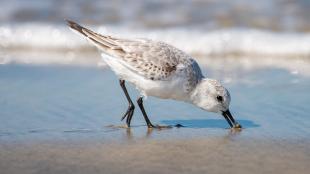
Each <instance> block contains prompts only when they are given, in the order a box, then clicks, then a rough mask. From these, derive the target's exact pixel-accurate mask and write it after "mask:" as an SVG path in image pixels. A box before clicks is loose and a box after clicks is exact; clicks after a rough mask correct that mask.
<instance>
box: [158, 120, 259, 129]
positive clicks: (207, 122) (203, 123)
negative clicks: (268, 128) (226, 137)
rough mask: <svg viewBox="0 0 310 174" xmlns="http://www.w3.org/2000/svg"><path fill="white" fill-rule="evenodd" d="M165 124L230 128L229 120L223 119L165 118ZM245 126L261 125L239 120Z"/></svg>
mask: <svg viewBox="0 0 310 174" xmlns="http://www.w3.org/2000/svg"><path fill="white" fill-rule="evenodd" d="M161 122H162V123H164V124H168V125H175V124H181V125H183V126H184V127H188V128H223V129H225V128H228V127H229V125H227V122H226V121H225V120H223V119H188V120H163V121H161ZM238 122H239V123H240V124H241V125H242V127H243V128H254V127H259V126H260V125H258V124H256V123H254V122H253V121H251V120H238Z"/></svg>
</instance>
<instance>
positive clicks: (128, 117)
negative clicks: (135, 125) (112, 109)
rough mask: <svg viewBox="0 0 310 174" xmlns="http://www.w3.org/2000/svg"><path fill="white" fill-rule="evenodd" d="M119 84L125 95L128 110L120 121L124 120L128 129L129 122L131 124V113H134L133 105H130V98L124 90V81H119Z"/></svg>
mask: <svg viewBox="0 0 310 174" xmlns="http://www.w3.org/2000/svg"><path fill="white" fill-rule="evenodd" d="M119 84H120V85H121V87H122V89H123V91H124V93H125V95H126V98H127V101H128V109H127V111H126V112H125V114H124V116H123V117H122V120H124V118H126V117H127V118H126V124H127V126H128V127H130V122H131V119H132V116H133V113H134V110H135V105H134V104H133V103H132V101H131V99H130V96H129V94H128V91H127V89H126V86H125V80H119Z"/></svg>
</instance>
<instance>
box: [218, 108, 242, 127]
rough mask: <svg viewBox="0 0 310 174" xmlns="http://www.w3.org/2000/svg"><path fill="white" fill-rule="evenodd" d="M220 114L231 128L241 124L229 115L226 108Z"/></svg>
mask: <svg viewBox="0 0 310 174" xmlns="http://www.w3.org/2000/svg"><path fill="white" fill-rule="evenodd" d="M222 115H223V116H224V118H225V119H226V121H227V122H228V124H229V125H230V127H231V128H241V125H240V124H239V123H237V122H236V121H235V119H234V117H233V116H232V115H231V113H230V112H229V110H228V109H227V111H223V112H222Z"/></svg>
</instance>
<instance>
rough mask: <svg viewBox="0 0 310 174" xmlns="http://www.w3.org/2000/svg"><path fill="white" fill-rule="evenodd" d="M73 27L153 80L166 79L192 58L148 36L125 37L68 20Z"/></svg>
mask: <svg viewBox="0 0 310 174" xmlns="http://www.w3.org/2000/svg"><path fill="white" fill-rule="evenodd" d="M67 22H68V25H69V26H70V28H72V29H74V30H76V31H78V32H79V33H81V34H83V35H84V36H85V37H87V38H88V39H89V40H90V41H91V42H92V43H93V44H95V45H96V46H97V47H98V48H99V49H100V50H102V51H103V52H105V53H106V54H109V55H111V56H113V57H116V58H121V59H122V60H123V61H125V62H126V64H128V66H130V68H131V69H132V70H134V71H135V72H136V73H138V74H140V75H143V76H144V77H145V78H148V79H151V80H165V79H167V78H168V77H170V76H171V75H173V74H174V73H175V72H176V71H177V66H178V65H179V64H180V63H184V62H185V61H186V60H189V58H190V57H189V56H187V54H185V53H184V52H182V51H181V50H179V49H177V48H175V47H173V46H171V45H168V44H166V43H163V42H156V41H152V40H148V39H132V40H129V39H121V38H116V37H112V36H106V35H101V34H98V33H95V32H93V31H91V30H89V29H87V28H84V27H82V26H80V25H79V24H77V23H75V22H73V21H67Z"/></svg>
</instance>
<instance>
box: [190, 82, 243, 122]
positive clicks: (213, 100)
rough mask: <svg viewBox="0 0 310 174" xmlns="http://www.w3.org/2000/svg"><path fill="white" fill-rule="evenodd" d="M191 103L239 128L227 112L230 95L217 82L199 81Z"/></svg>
mask: <svg viewBox="0 0 310 174" xmlns="http://www.w3.org/2000/svg"><path fill="white" fill-rule="evenodd" d="M191 101H192V103H193V104H194V105H196V106H198V107H199V108H201V109H203V110H206V111H209V112H215V113H219V114H221V115H223V116H224V118H225V119H226V121H227V122H228V124H229V125H230V126H231V127H234V128H241V125H240V124H238V123H237V122H236V121H235V120H234V118H233V116H232V115H231V113H230V111H229V104H230V94H229V92H228V90H227V89H226V88H225V87H223V86H222V85H221V83H220V82H218V81H217V80H214V79H207V78H206V79H203V80H201V81H200V82H199V83H198V84H197V86H196V88H195V89H194V90H193V92H192V94H191Z"/></svg>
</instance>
